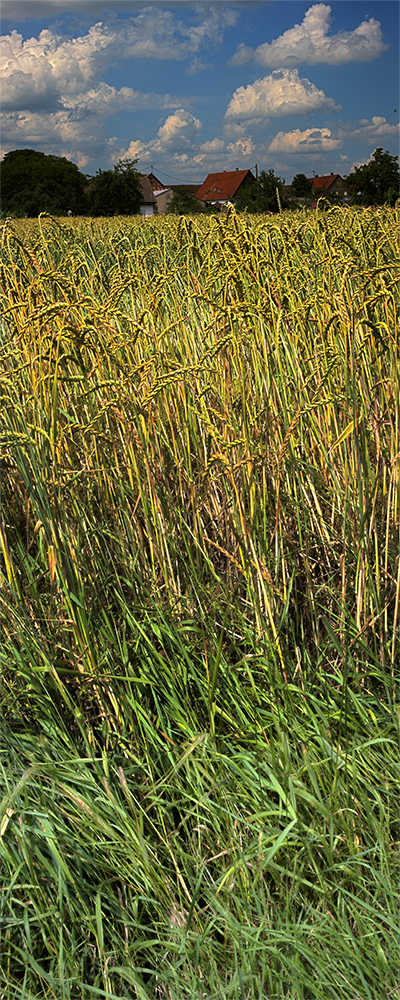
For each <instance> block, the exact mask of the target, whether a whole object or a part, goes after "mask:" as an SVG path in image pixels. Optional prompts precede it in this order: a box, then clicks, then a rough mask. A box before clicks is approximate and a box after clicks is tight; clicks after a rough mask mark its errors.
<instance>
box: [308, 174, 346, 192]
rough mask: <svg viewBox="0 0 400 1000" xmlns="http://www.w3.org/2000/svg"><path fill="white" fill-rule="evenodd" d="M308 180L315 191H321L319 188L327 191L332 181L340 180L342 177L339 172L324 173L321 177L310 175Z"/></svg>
mask: <svg viewBox="0 0 400 1000" xmlns="http://www.w3.org/2000/svg"><path fill="white" fill-rule="evenodd" d="M310 180H311V184H312V186H313V188H316V190H317V191H321V189H322V190H324V191H328V189H329V188H330V187H331V186H332V184H333V183H334V181H337V180H339V181H341V180H343V178H342V177H341V176H340V174H324V175H321V177H311V178H310Z"/></svg>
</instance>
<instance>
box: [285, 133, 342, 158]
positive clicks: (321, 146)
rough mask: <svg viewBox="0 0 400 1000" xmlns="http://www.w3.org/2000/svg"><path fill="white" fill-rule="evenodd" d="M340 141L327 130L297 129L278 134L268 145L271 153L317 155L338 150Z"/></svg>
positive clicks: (340, 144)
mask: <svg viewBox="0 0 400 1000" xmlns="http://www.w3.org/2000/svg"><path fill="white" fill-rule="evenodd" d="M342 145H343V143H342V140H341V139H335V138H334V136H333V135H332V132H331V130H330V129H329V128H306V129H304V131H303V132H302V131H301V130H300V129H299V128H296V129H293V130H292V131H291V132H278V133H277V135H276V136H274V138H273V139H272V141H271V142H270V145H269V151H270V152H271V153H272V152H273V153H319V152H321V153H322V152H327V151H331V150H334V149H340V148H341V146H342Z"/></svg>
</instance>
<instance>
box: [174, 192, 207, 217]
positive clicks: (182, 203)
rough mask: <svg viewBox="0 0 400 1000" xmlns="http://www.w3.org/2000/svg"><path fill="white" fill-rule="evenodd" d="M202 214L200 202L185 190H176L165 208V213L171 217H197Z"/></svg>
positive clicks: (202, 207)
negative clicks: (199, 213)
mask: <svg viewBox="0 0 400 1000" xmlns="http://www.w3.org/2000/svg"><path fill="white" fill-rule="evenodd" d="M198 212H204V206H203V205H202V203H201V201H199V199H198V198H196V196H195V195H194V194H192V192H191V191H188V190H187V188H184V187H179V188H176V189H175V191H174V193H173V195H172V198H171V201H170V203H169V205H168V208H167V213H168V214H171V215H197V213H198Z"/></svg>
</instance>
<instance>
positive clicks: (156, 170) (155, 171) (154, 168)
mask: <svg viewBox="0 0 400 1000" xmlns="http://www.w3.org/2000/svg"><path fill="white" fill-rule="evenodd" d="M143 173H147V171H146V170H144V171H143ZM151 173H154V174H163V175H164V177H169V178H170V180H171V181H182V183H183V184H186V183H187V178H186V177H185V178H183V177H176V176H175V175H174V174H167V173H166V171H165V170H158V169H157V167H153V165H151ZM193 183H194V184H197V183H198V182H197V181H194V182H193ZM199 183H201V181H199Z"/></svg>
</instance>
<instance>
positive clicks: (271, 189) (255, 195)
mask: <svg viewBox="0 0 400 1000" xmlns="http://www.w3.org/2000/svg"><path fill="white" fill-rule="evenodd" d="M284 184H285V182H284V181H283V180H281V178H280V177H277V176H276V174H275V173H274V171H273V170H268V173H267V171H265V170H261V173H260V174H259V177H258V179H257V180H255V181H252V183H251V184H246V185H245V186H244V187H243V188H241V189H240V190H239V191H238V193H237V195H236V197H235V198H234V205H235V208H236V209H237V211H239V212H242V211H244V210H245V209H246V210H247V211H248V212H254V213H258V212H260V213H262V212H279V211H280V206H279V201H280V202H281V204H282V203H283V199H284Z"/></svg>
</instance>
